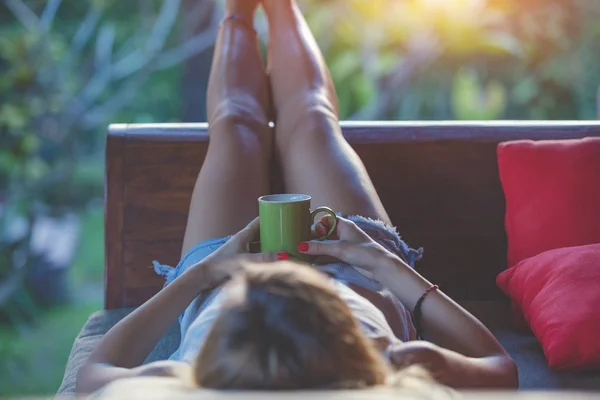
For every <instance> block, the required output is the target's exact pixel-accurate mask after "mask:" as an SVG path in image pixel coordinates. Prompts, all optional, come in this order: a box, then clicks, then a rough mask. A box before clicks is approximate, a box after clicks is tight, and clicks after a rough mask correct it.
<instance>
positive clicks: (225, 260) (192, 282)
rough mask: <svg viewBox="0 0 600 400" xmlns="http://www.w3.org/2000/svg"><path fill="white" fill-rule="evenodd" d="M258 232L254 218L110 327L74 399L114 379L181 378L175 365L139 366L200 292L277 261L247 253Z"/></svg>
mask: <svg viewBox="0 0 600 400" xmlns="http://www.w3.org/2000/svg"><path fill="white" fill-rule="evenodd" d="M259 227H260V223H259V219H258V218H256V219H255V220H253V221H252V222H250V224H248V226H246V228H244V229H242V230H241V231H240V232H238V233H237V234H235V235H234V236H233V237H232V238H231V239H229V240H228V241H227V243H225V244H224V245H223V246H221V247H220V248H219V249H218V250H217V251H215V252H214V253H212V254H211V255H210V256H208V257H207V258H205V259H204V260H203V261H201V262H199V263H198V264H196V265H194V266H192V267H190V268H189V269H188V270H187V271H186V272H184V273H183V274H182V275H181V276H179V277H178V278H177V279H175V280H174V281H173V282H172V283H171V284H170V285H168V286H167V287H166V288H164V289H163V290H161V291H160V292H158V293H157V294H156V295H154V297H152V298H151V299H150V300H148V301H147V302H146V303H145V304H143V305H142V306H141V307H139V308H138V309H136V310H135V311H134V312H132V313H131V314H129V315H128V316H127V317H125V318H123V320H121V321H120V322H119V323H118V324H116V325H115V326H113V327H112V328H111V329H110V330H109V331H108V332H107V333H106V335H104V337H103V338H102V340H101V341H100V343H99V344H98V346H96V348H95V349H94V351H92V354H90V356H89V357H88V359H87V360H86V361H85V363H84V364H83V365H82V367H81V368H80V369H79V372H78V374H77V388H76V390H77V393H80V394H86V393H91V392H94V391H96V390H98V389H99V388H101V387H102V386H104V385H106V384H107V383H109V382H112V381H114V380H117V379H123V378H130V377H134V376H140V375H153V376H155V375H159V376H174V375H177V376H179V375H181V373H186V371H183V370H182V368H181V367H182V366H181V365H179V363H172V362H161V363H154V364H151V365H148V366H141V367H140V365H141V364H142V363H143V362H144V360H145V359H146V357H148V354H150V352H151V351H152V349H153V348H154V346H156V343H158V341H159V340H160V338H161V337H162V336H163V335H164V334H165V333H166V332H167V330H168V329H169V328H170V327H171V325H172V324H174V323H175V321H176V320H177V318H178V316H179V315H180V314H181V313H182V312H184V311H185V309H186V308H187V306H189V305H190V303H191V302H192V301H193V300H194V299H195V298H196V297H197V296H198V295H199V294H200V293H201V292H203V291H206V290H209V289H212V288H215V287H217V286H219V285H221V284H223V283H224V282H226V281H227V280H228V279H229V278H230V277H231V276H232V275H233V274H235V273H236V272H238V271H240V270H242V269H244V268H245V266H246V265H248V262H272V261H277V259H278V256H279V254H277V253H256V254H249V253H248V251H249V248H250V244H251V243H252V242H253V241H254V240H255V239H256V238H257V237H258V232H259ZM136 367H137V368H136Z"/></svg>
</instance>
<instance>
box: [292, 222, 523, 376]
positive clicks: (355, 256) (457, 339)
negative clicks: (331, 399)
mask: <svg viewBox="0 0 600 400" xmlns="http://www.w3.org/2000/svg"><path fill="white" fill-rule="evenodd" d="M320 223H322V224H323V225H324V227H325V228H327V226H328V224H329V221H328V219H327V218H323V219H322V220H321V222H320ZM337 233H338V236H339V239H340V240H339V241H329V242H327V241H326V242H316V241H313V242H310V243H306V244H304V245H302V246H300V250H301V251H302V252H304V253H306V254H311V255H321V256H330V257H334V258H336V259H339V260H342V261H344V262H346V263H348V264H351V265H354V266H356V267H360V268H363V269H366V270H368V271H370V272H371V273H372V274H373V275H374V277H375V279H376V280H378V281H379V282H383V283H384V284H385V286H386V287H387V288H388V289H389V290H390V291H391V292H392V293H394V295H396V297H398V299H399V300H400V301H402V303H403V304H404V305H405V306H406V307H407V308H408V309H409V310H414V308H415V305H416V303H417V301H418V300H419V299H420V298H421V296H422V295H423V293H425V291H426V290H428V289H429V288H430V287H431V286H432V284H431V282H428V281H427V280H426V279H425V278H423V277H422V276H421V275H420V274H419V273H417V272H416V271H415V270H414V269H412V268H410V267H409V266H408V265H406V263H404V262H403V261H402V260H401V259H400V258H399V257H398V256H396V255H394V254H392V253H390V252H389V251H387V250H386V249H385V248H383V247H382V246H381V245H379V244H378V243H377V242H375V241H374V240H373V239H372V238H371V237H370V236H369V235H367V234H366V233H365V232H364V231H362V230H361V229H360V228H358V227H357V226H356V224H354V223H353V222H352V221H349V220H347V219H344V218H339V219H338V225H337ZM421 315H422V317H421V326H422V327H423V329H424V333H425V335H426V336H427V337H428V338H429V339H431V341H432V342H433V343H435V345H432V344H426V343H424V342H420V345H421V348H420V349H417V348H416V347H418V346H419V343H417V344H410V345H406V346H404V349H402V346H400V347H398V348H397V349H396V350H397V352H398V354H397V358H402V357H404V358H410V357H408V356H409V355H410V356H411V357H412V358H415V357H414V356H415V355H417V356H418V357H416V358H417V359H419V358H424V359H426V360H427V359H430V360H429V361H432V363H433V364H435V365H436V366H438V367H439V368H438V370H440V371H443V375H445V376H446V379H444V380H442V381H443V382H444V383H446V384H448V385H450V386H453V387H485V388H492V387H494V388H495V387H517V386H518V375H517V369H516V365H515V363H514V362H513V361H512V360H511V358H510V357H509V356H508V354H507V353H506V352H505V351H504V349H503V348H502V346H501V345H500V343H498V341H497V340H496V339H495V338H494V336H493V335H492V334H491V332H490V331H489V330H488V329H487V328H486V327H485V326H484V325H483V324H482V323H481V322H479V321H478V320H477V319H476V318H475V317H474V316H472V315H471V314H470V313H468V312H467V311H466V310H465V309H463V308H462V307H461V306H459V305H458V304H457V303H456V302H454V301H453V300H452V299H450V298H449V297H448V296H446V295H445V294H444V293H442V292H441V291H440V290H434V291H432V292H431V293H429V295H428V296H427V297H426V298H425V300H424V301H423V303H422V306H421ZM436 345H439V346H436ZM417 350H418V351H417Z"/></svg>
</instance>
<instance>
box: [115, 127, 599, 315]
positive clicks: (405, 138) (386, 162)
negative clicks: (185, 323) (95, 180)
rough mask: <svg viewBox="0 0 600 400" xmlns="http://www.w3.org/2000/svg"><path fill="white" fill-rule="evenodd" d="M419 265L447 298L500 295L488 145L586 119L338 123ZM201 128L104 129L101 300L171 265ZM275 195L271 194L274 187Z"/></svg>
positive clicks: (499, 209)
mask: <svg viewBox="0 0 600 400" xmlns="http://www.w3.org/2000/svg"><path fill="white" fill-rule="evenodd" d="M342 125H343V131H344V135H345V136H346V137H347V139H348V140H349V142H350V143H351V145H352V146H353V147H354V148H355V149H356V151H357V152H358V154H359V155H360V157H361V158H362V160H363V161H364V163H365V165H366V167H367V169H368V171H369V174H370V175H371V178H372V180H373V182H374V184H375V187H376V188H377V190H378V192H379V195H380V196H381V199H382V201H383V203H384V205H385V206H386V208H387V210H388V213H389V214H390V217H391V219H392V221H393V222H394V224H395V225H397V227H398V230H399V231H400V233H401V235H402V236H403V238H404V239H405V240H406V241H407V242H408V243H409V244H410V245H411V246H413V247H421V246H422V247H424V248H425V256H424V258H423V260H422V261H421V262H420V263H419V264H418V269H419V271H420V272H421V273H422V274H424V275H425V276H426V277H427V278H428V279H430V280H431V281H432V282H435V283H437V284H439V285H440V287H441V288H442V289H443V290H444V291H445V292H446V293H448V294H449V295H450V296H452V297H454V298H455V299H457V300H501V299H503V295H502V293H501V292H500V291H499V289H498V288H497V287H496V285H495V278H496V275H497V274H498V273H499V272H500V271H502V270H504V269H505V268H506V267H507V265H506V234H505V231H504V210H505V203H504V196H503V192H502V187H501V185H500V181H499V177H498V167H497V161H496V147H497V144H498V143H499V142H502V141H508V140H517V139H533V140H541V139H570V138H581V137H585V136H600V123H595V122H548V123H545V122H531V123H525V122H496V123H439V122H431V123H418V122H417V123H415V122H406V123H395V122H394V123H381V122H377V123H361V122H356V123H344V124H342ZM207 147H208V134H207V126H206V125H205V124H191V125H190V124H187V125H184V124H169V125H166V124H159V125H112V126H111V127H110V128H109V132H108V139H107V149H106V191H105V206H106V208H105V238H106V240H105V246H106V275H105V278H106V280H105V283H106V298H105V299H106V301H105V305H106V308H109V309H114V308H120V307H129V306H138V305H140V304H141V303H143V302H144V301H145V300H147V299H148V298H150V297H151V296H152V295H153V294H154V293H156V292H157V291H158V290H159V289H160V288H161V287H162V285H163V283H164V280H163V278H161V277H158V276H156V275H155V273H154V270H153V268H152V261H153V260H159V261H161V262H162V263H164V264H169V265H176V264H177V262H178V261H179V256H180V251H181V242H182V238H183V233H184V228H185V224H186V219H187V212H188V206H189V202H190V197H191V193H192V189H193V186H194V183H195V180H196V176H197V174H198V172H199V170H200V167H201V166H202V162H203V160H204V157H205V155H206V150H207ZM274 191H278V190H277V188H275V190H274Z"/></svg>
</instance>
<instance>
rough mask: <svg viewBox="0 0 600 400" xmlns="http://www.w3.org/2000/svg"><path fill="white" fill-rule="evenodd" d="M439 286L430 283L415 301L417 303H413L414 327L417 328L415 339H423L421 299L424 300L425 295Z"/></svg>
mask: <svg viewBox="0 0 600 400" xmlns="http://www.w3.org/2000/svg"><path fill="white" fill-rule="evenodd" d="M439 288H440V287H439V286H438V285H432V286H431V287H430V288H429V289H427V290H426V291H425V293H423V295H422V296H421V297H420V298H419V300H418V301H417V304H416V305H415V311H414V312H413V315H414V316H415V328H416V329H417V340H423V327H422V326H421V316H422V313H421V306H422V305H423V301H425V298H426V297H427V295H429V293H431V292H433V291H434V290H437V289H439Z"/></svg>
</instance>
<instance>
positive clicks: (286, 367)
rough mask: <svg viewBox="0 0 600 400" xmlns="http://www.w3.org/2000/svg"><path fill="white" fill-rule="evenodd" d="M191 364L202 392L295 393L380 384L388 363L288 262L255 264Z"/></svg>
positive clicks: (339, 305)
mask: <svg viewBox="0 0 600 400" xmlns="http://www.w3.org/2000/svg"><path fill="white" fill-rule="evenodd" d="M226 290H228V292H229V297H228V302H227V304H226V305H225V306H224V308H223V310H222V311H221V314H220V315H219V317H218V318H217V320H216V322H215V324H214V326H213V328H212V329H211V331H210V333H209V334H208V337H207V339H206V342H205V343H204V345H203V346H202V348H201V350H200V353H199V355H198V357H197V359H196V363H195V368H194V371H195V379H196V383H197V384H198V386H200V387H204V388H213V389H250V390H252V389H255V390H294V389H310V388H342V387H343V388H358V387H369V386H375V385H380V384H384V383H385V382H386V379H387V377H388V376H389V374H390V373H391V370H390V369H389V368H388V366H387V363H386V362H385V360H384V359H383V357H382V356H381V355H380V353H379V352H378V351H377V350H376V348H375V346H374V345H373V344H372V343H371V342H370V341H369V339H367V337H366V336H365V335H364V334H363V333H362V330H361V328H360V326H359V325H358V323H357V322H356V320H355V319H354V317H353V316H352V314H351V312H350V309H349V308H348V306H347V305H346V303H345V302H344V301H343V300H342V299H341V298H340V297H339V295H338V294H337V292H336V291H335V290H334V288H333V287H332V286H331V285H330V284H329V282H328V281H327V280H326V279H325V278H324V277H323V276H322V275H321V273H320V272H317V271H315V270H313V269H312V268H309V267H307V266H302V265H300V264H296V263H292V262H281V263H277V264H272V265H255V266H252V267H251V268H249V269H248V271H247V272H245V273H244V274H242V275H241V276H240V277H238V278H237V279H235V280H234V282H232V283H230V285H229V286H228V287H227V289H226Z"/></svg>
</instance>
